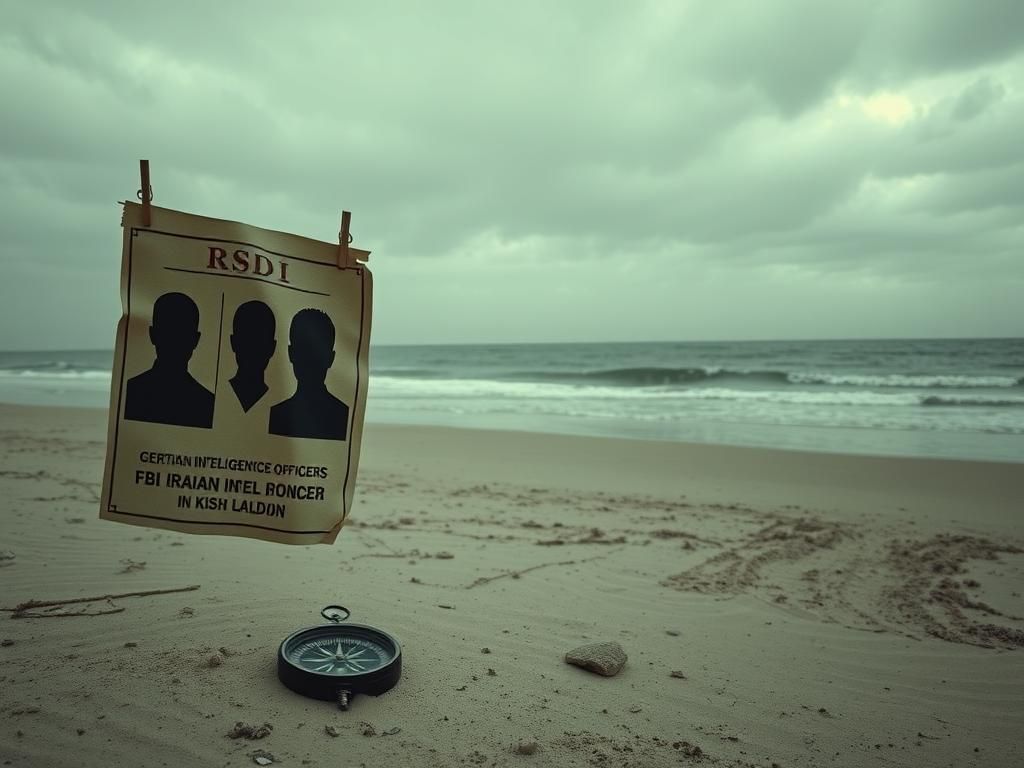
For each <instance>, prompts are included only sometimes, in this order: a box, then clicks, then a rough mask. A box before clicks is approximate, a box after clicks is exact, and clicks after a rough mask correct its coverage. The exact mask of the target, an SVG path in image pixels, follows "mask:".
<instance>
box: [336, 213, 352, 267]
mask: <svg viewBox="0 0 1024 768" xmlns="http://www.w3.org/2000/svg"><path fill="white" fill-rule="evenodd" d="M351 223H352V214H351V213H349V212H348V211H342V212H341V231H340V232H338V269H343V268H345V267H347V266H349V253H348V244H349V243H351V242H352V235H351V233H350V232H349V226H350V225H351Z"/></svg>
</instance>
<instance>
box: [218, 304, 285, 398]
mask: <svg viewBox="0 0 1024 768" xmlns="http://www.w3.org/2000/svg"><path fill="white" fill-rule="evenodd" d="M276 328H277V323H276V322H275V321H274V313H273V312H271V310H270V307H268V306H267V305H266V304H264V303H263V302H262V301H247V302H245V304H242V305H241V306H240V307H239V308H238V309H236V310H235V317H234V319H233V320H232V321H231V349H232V351H234V353H235V362H236V363H237V364H238V370H237V371H236V372H235V375H234V376H233V377H232V378H231V379H230V380H229V381H230V383H231V388H232V389H233V390H234V391H235V397H237V398H238V403H239V405H241V406H242V410H243V411H245V412H248V411H249V409H250V408H252V407H253V406H254V405H255V404H256V403H258V402H259V401H260V398H262V397H263V396H264V395H265V394H267V383H266V381H264V379H263V374H264V373H265V372H266V370H267V364H268V363H269V362H270V358H271V357H273V355H274V349H275V348H276V347H277V340H276V339H275V338H274V333H275V332H276Z"/></svg>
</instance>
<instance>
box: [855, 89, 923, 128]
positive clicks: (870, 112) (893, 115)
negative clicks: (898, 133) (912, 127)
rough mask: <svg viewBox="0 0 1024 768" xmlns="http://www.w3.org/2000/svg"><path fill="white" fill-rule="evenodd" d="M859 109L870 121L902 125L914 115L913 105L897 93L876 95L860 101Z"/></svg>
mask: <svg viewBox="0 0 1024 768" xmlns="http://www.w3.org/2000/svg"><path fill="white" fill-rule="evenodd" d="M861 109H862V110H864V114H865V115H867V116H868V117H870V118H871V119H872V120H878V121H879V122H883V123H889V124H890V125H902V124H903V123H905V122H907V120H909V119H910V118H911V117H912V116H913V114H914V104H913V102H911V101H910V99H908V98H907V97H906V96H903V95H901V94H898V93H878V94H875V95H874V96H869V97H868V98H866V99H862V100H861Z"/></svg>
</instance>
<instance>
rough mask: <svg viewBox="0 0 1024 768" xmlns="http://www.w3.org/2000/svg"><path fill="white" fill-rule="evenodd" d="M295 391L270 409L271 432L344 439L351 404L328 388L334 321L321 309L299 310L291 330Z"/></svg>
mask: <svg viewBox="0 0 1024 768" xmlns="http://www.w3.org/2000/svg"><path fill="white" fill-rule="evenodd" d="M288 341H289V344H288V359H289V360H291V362H292V370H293V371H294V372H295V381H296V387H295V394H294V395H292V396H291V397H290V398H288V399H287V400H285V401H283V402H280V403H278V404H277V405H275V406H274V407H273V408H271V409H270V434H272V435H287V436H289V437H315V438H319V439H321V440H344V439H345V438H346V435H347V434H348V406H347V405H346V404H345V403H343V402H342V401H341V400H339V399H338V398H336V397H335V396H334V395H332V394H331V393H330V392H328V391H327V386H326V385H325V384H324V379H326V378H327V369H328V368H330V367H331V365H332V364H333V363H334V323H332V322H331V318H329V317H328V316H327V315H326V314H325V313H323V312H321V311H320V310H319V309H302V310H299V311H298V312H297V313H296V314H295V317H293V318H292V325H291V328H290V329H289V332H288Z"/></svg>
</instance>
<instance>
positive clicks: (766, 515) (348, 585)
mask: <svg viewBox="0 0 1024 768" xmlns="http://www.w3.org/2000/svg"><path fill="white" fill-rule="evenodd" d="M105 425H106V415H105V413H104V412H103V411H99V410H96V411H90V410H74V409H49V410H45V409H35V408H26V407H15V406H3V407H0V434H2V440H0V452H2V455H3V460H2V463H0V467H2V468H0V497H2V498H3V502H2V503H3V512H2V515H0V596H2V597H0V604H2V605H3V606H4V607H5V608H13V607H14V606H16V605H17V604H19V603H22V602H23V601H27V600H30V599H35V600H54V599H65V598H75V597H83V596H99V595H104V594H112V593H124V592H130V591H147V590H170V589H181V588H185V587H188V586H191V585H198V587H199V588H198V589H195V590H191V591H179V592H170V593H167V594H155V595H150V596H143V597H130V598H118V599H115V600H111V601H102V600H101V601H96V602H91V603H73V604H66V605H63V606H58V607H56V608H46V607H43V608H38V609H35V611H30V612H29V613H34V614H36V615H38V614H44V615H46V618H31V617H27V618H11V615H12V614H11V612H10V611H8V612H6V613H4V614H2V615H0V640H2V647H0V660H2V670H0V763H3V764H4V765H14V766H60V765H68V766H76V767H78V768H83V767H87V766H104V767H106V766H119V765H130V766H181V767H184V766H247V765H253V764H255V763H254V758H253V756H254V754H259V753H258V752H257V750H263V751H264V752H266V753H270V754H272V755H273V757H274V759H275V761H276V762H277V763H280V764H282V765H287V766H300V765H311V766H359V765H366V766H399V767H400V766H434V765H437V766H445V765H483V766H491V765H494V766H531V765H534V766H541V765H543V766H616V767H619V766H637V767H640V766H663V765H666V766H667V765H673V766H676V765H689V764H701V763H703V764H708V765H741V766H766V767H770V766H772V765H779V766H783V767H785V768H789V767H791V766H823V765H839V766H861V765H871V766H873V765H879V766H883V765H884V766H1012V765H1021V764H1024V735H1022V733H1024V731H1022V729H1021V723H1022V722H1024V688H1022V680H1024V647H1022V646H1024V619H1022V618H1020V617H1022V616H1024V529H1022V526H1021V514H1022V512H1024V465H1021V464H991V463H980V462H969V461H937V460H917V459H905V458H904V459H895V458H874V457H852V456H840V455H824V454H810V453H797V452H784V451H770V450H763V449H745V448H734V447H721V446H706V445H700V446H698V445H683V444H672V443H656V442H641V441H628V440H613V439H596V438H577V437H565V436H554V435H537V434H529V433H511V432H509V433H502V432H487V431H473V430H454V429H443V428H428V427H398V426H382V425H377V424H373V425H368V426H367V429H366V434H365V439H364V449H363V461H362V467H361V470H360V475H359V484H358V489H357V494H356V502H355V506H354V511H353V513H352V516H351V517H350V519H349V522H348V524H347V525H346V527H345V529H344V530H343V531H342V533H341V536H340V537H339V539H338V542H337V543H336V544H335V545H334V546H331V547H327V546H322V545H321V546H312V547H296V546H285V545H277V544H268V543H264V542H260V541H254V540H248V539H242V538H225V537H214V536H188V535H182V534H177V533H171V532H166V531H158V530H154V529H147V528H141V527H135V526H128V525H119V524H116V523H110V522H105V521H101V520H99V519H98V518H97V499H98V496H97V494H98V490H99V484H100V473H101V471H102V465H103V453H104V448H105V443H104V440H105ZM329 603H341V604H343V605H346V606H347V607H348V608H349V609H351V610H352V614H353V615H352V620H353V621H359V622H365V623H368V624H373V625H376V626H379V627H381V628H384V629H386V630H388V631H390V632H391V633H393V634H394V635H396V636H397V637H398V638H399V639H400V640H401V642H402V644H403V656H404V672H403V676H402V680H401V682H400V683H399V684H398V686H397V687H396V688H394V689H393V690H392V691H390V692H389V693H387V694H385V695H383V696H381V697H379V698H370V697H357V698H356V699H355V701H354V702H353V705H352V708H351V709H350V710H349V711H348V712H342V711H340V710H338V709H337V708H336V707H335V706H333V705H332V704H330V703H327V702H319V701H314V700H310V699H305V698H302V697H300V696H298V695H296V694H293V693H292V692H290V691H289V690H287V689H286V688H284V687H283V686H282V685H281V684H280V683H279V682H278V680H277V677H276V671H275V654H276V652H277V648H278V645H279V643H280V641H281V640H282V639H283V638H284V637H285V636H286V635H287V634H289V633H290V632H292V631H293V630H295V629H298V628H300V627H303V626H310V625H314V624H318V623H322V620H321V619H320V617H319V610H320V608H321V607H322V606H324V605H326V604H329ZM111 611H116V612H111ZM78 612H84V613H85V614H91V615H74V616H68V615H61V616H60V617H54V616H52V614H54V613H60V614H72V613H78ZM605 640H610V641H616V642H618V643H620V644H621V645H622V647H623V648H624V649H625V651H626V653H627V654H628V657H629V660H628V662H627V663H626V665H625V667H624V668H623V670H622V671H621V672H620V673H619V674H618V675H617V676H615V677H608V678H606V677H600V676H598V675H595V674H592V673H590V672H587V671H584V670H581V669H578V668H576V667H572V666H569V665H567V664H566V663H564V661H563V656H564V654H565V653H566V651H568V650H570V649H572V648H574V647H575V646H578V645H581V644H584V643H589V642H598V641H605ZM237 722H242V723H245V724H252V725H262V724H263V723H269V724H270V725H271V726H272V730H271V731H270V732H269V735H267V736H265V737H264V738H261V739H258V740H249V739H246V738H237V739H232V738H230V737H229V736H228V735H227V734H228V733H229V732H230V731H231V730H232V729H233V728H234V726H235V724H236V723H237ZM327 726H333V728H334V729H335V731H336V733H337V734H338V735H337V736H332V735H330V734H328V733H327V731H326V730H325V728H326V727H327ZM395 729H399V730H397V731H396V730H395ZM368 734H372V735H368ZM520 744H523V745H524V747H523V749H522V751H521V752H520V751H517V746H518V745H520ZM525 745H529V747H528V748H527V747H526V746H525ZM531 751H532V754H524V753H522V752H531Z"/></svg>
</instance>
